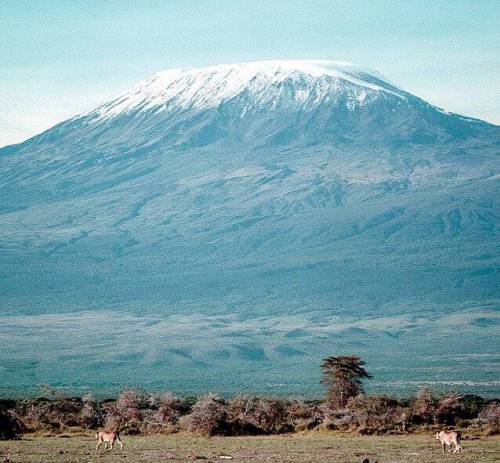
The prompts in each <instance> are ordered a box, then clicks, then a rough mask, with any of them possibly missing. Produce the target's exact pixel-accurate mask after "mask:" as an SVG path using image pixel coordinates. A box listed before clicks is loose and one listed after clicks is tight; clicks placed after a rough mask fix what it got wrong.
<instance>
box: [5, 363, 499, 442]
mask: <svg viewBox="0 0 500 463" xmlns="http://www.w3.org/2000/svg"><path fill="white" fill-rule="evenodd" d="M322 370H323V381H322V382H323V383H324V384H326V385H327V395H326V399H325V400H324V401H319V400H318V401H304V400H298V399H286V398H269V397H253V396H247V395H238V396H235V397H231V398H222V397H219V396H217V395H215V394H208V395H205V396H202V397H199V398H192V397H188V398H186V397H178V396H176V395H175V394H172V393H165V394H160V395H152V394H148V393H142V392H139V391H134V390H124V391H123V392H122V393H121V394H120V395H119V396H118V397H117V398H115V399H107V400H97V399H96V398H94V397H92V396H90V395H87V396H84V397H65V396H60V395H57V393H54V392H53V391H51V390H50V389H47V390H46V391H45V392H46V394H45V395H46V396H48V397H41V398H35V399H24V400H3V401H0V438H1V439H13V438H15V437H16V436H19V435H21V434H23V433H33V432H45V433H51V434H63V433H68V432H71V431H73V432H76V431H82V430H94V429H105V430H108V431H119V432H120V433H121V434H124V435H127V434H128V435H157V434H175V433H178V432H187V433H190V434H192V435H199V436H214V435H221V436H244V435H254V436H256V435H273V434H285V433H293V432H301V431H309V430H330V431H340V432H350V433H357V434H377V435H381V434H405V433H410V432H415V431H417V432H418V431H421V430H432V429H437V428H440V429H441V428H443V427H447V428H457V429H462V430H469V431H474V432H475V433H476V434H479V433H482V434H484V435H493V434H498V433H499V432H500V402H499V401H497V400H486V399H483V398H481V397H479V396H474V395H465V396H461V395H459V394H456V393H449V394H443V395H435V394H433V393H432V391H430V390H429V389H423V390H421V391H420V392H419V393H418V394H417V395H416V396H415V397H413V398H406V399H398V398H394V397H388V396H382V395H367V394H365V393H364V389H363V384H362V379H366V378H370V375H369V373H368V372H367V371H366V370H365V368H364V363H363V361H362V360H361V359H360V358H359V357H356V356H345V357H329V358H327V359H325V360H324V362H323V364H322Z"/></svg>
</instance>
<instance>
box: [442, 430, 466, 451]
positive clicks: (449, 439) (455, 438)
mask: <svg viewBox="0 0 500 463" xmlns="http://www.w3.org/2000/svg"><path fill="white" fill-rule="evenodd" d="M436 439H437V440H438V441H439V442H441V447H442V448H443V452H446V446H449V448H450V450H451V444H453V445H454V446H455V450H453V453H460V450H463V449H462V446H461V445H460V441H461V440H462V439H461V438H460V433H459V432H455V431H441V432H437V433H436Z"/></svg>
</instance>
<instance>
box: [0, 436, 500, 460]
mask: <svg viewBox="0 0 500 463" xmlns="http://www.w3.org/2000/svg"><path fill="white" fill-rule="evenodd" d="M123 441H124V444H125V447H124V449H123V451H121V450H120V448H119V446H116V447H115V448H114V449H113V450H111V451H105V450H103V449H101V450H100V451H98V452H96V451H95V445H96V441H95V439H93V435H92V434H91V433H89V434H85V435H71V436H69V435H68V436H65V437H64V436H57V437H40V436H24V437H23V439H22V440H17V441H0V463H35V462H36V463H52V462H62V463H69V462H72V463H73V462H75V463H76V462H84V463H90V462H92V463H93V462H110V463H111V462H127V461H128V462H155V463H157V462H162V463H163V462H174V461H200V462H201V461H204V462H207V463H208V462H218V461H233V462H283V463H284V462H287V463H288V462H336V463H342V462H346V463H347V462H349V463H353V462H360V463H361V462H363V460H364V459H365V458H368V459H369V461H370V463H374V462H375V461H377V462H378V463H396V462H398V463H399V462H401V463H431V462H451V461H453V462H461V463H466V462H467V463H479V462H481V463H483V462H484V463H488V462H491V463H493V462H498V461H500V437H488V438H482V439H478V440H464V441H463V447H464V452H463V453H461V454H459V455H453V454H451V453H446V454H443V453H441V449H440V447H439V443H438V442H437V441H435V440H434V439H433V436H432V435H431V434H428V435H423V434H422V435H409V436H363V437H360V436H350V435H341V434H333V433H332V434H325V433H309V434H292V435H285V436H270V437H213V438H196V437H191V436H182V435H179V434H177V435H172V436H153V437H133V436H123ZM224 457H225V458H224Z"/></svg>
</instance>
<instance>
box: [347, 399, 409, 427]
mask: <svg viewBox="0 0 500 463" xmlns="http://www.w3.org/2000/svg"><path fill="white" fill-rule="evenodd" d="M347 410H348V413H350V422H351V425H354V426H355V427H356V428H357V429H358V431H359V432H361V433H364V434H383V433H386V432H388V431H391V430H399V431H403V430H404V429H403V428H404V419H405V413H404V409H403V407H401V406H400V405H399V402H398V401H397V400H395V399H393V398H390V397H387V396H367V395H364V394H360V395H358V396H356V397H353V398H351V399H350V400H349V403H348V405H347Z"/></svg>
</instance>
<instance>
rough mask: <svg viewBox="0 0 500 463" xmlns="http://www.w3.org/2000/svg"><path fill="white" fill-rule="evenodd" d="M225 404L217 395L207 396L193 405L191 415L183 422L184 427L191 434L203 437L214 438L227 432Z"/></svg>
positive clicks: (184, 418)
mask: <svg viewBox="0 0 500 463" xmlns="http://www.w3.org/2000/svg"><path fill="white" fill-rule="evenodd" d="M226 417H227V413H226V408H225V404H224V402H223V401H222V399H220V397H218V396H217V395H215V394H207V395H205V396H203V397H201V398H200V399H198V401H197V402H196V403H195V404H194V405H193V407H192V409H191V413H190V414H189V415H187V416H185V417H183V419H182V420H181V424H182V426H183V427H184V428H185V429H186V430H187V431H189V432H192V433H195V434H200V435H202V436H213V435H215V434H221V433H224V432H225V431H226V429H225V428H226V426H225V424H226Z"/></svg>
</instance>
